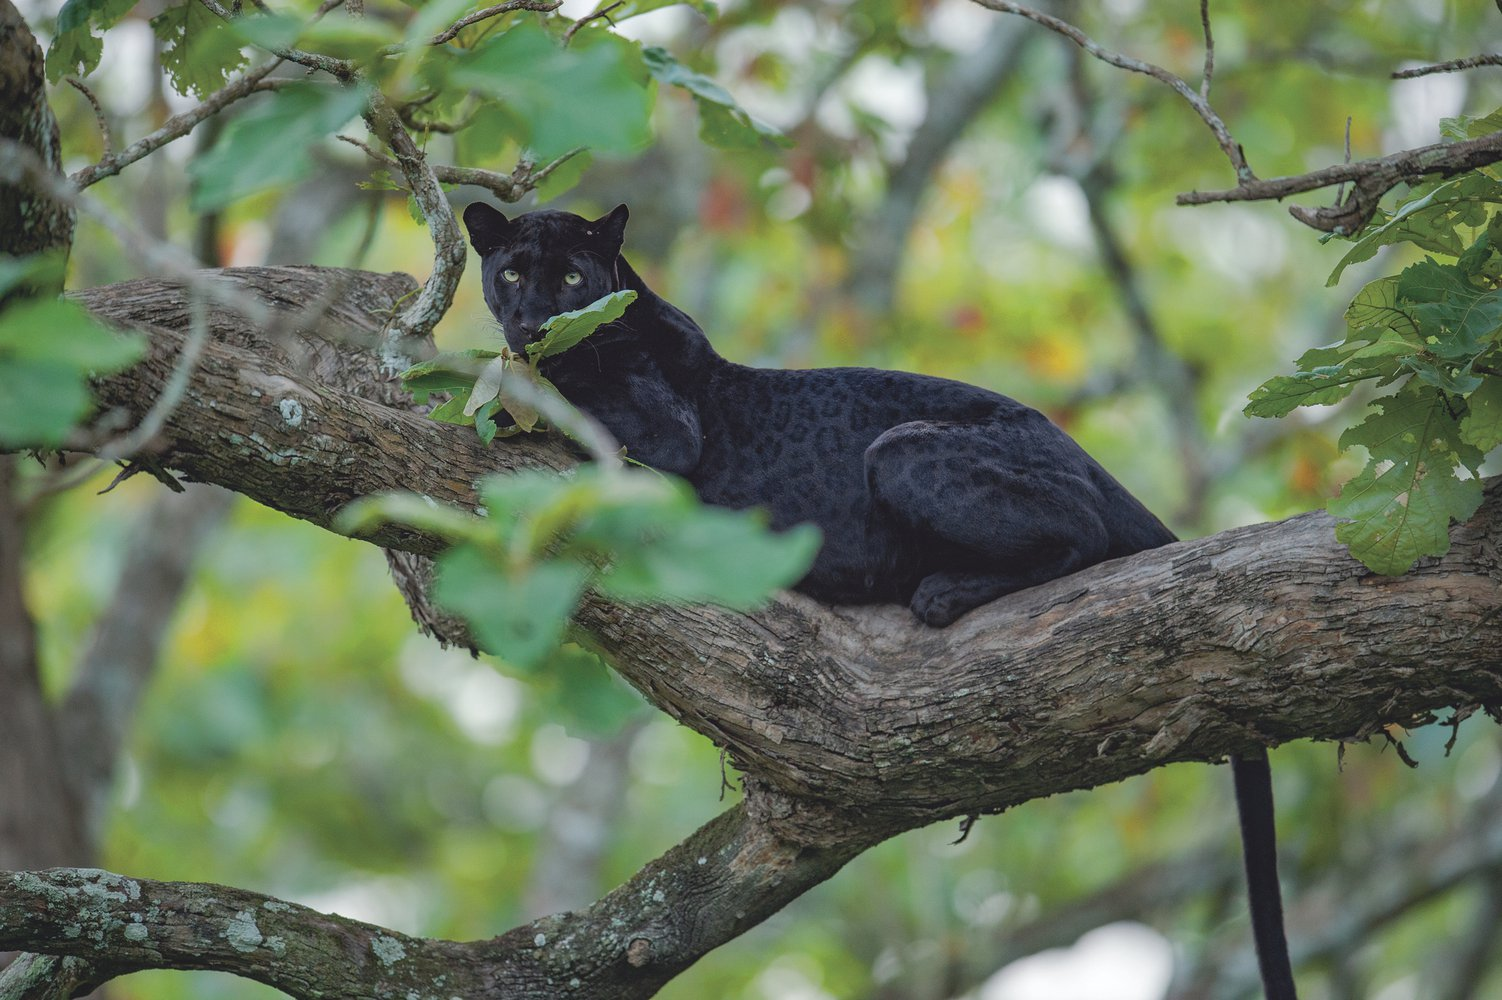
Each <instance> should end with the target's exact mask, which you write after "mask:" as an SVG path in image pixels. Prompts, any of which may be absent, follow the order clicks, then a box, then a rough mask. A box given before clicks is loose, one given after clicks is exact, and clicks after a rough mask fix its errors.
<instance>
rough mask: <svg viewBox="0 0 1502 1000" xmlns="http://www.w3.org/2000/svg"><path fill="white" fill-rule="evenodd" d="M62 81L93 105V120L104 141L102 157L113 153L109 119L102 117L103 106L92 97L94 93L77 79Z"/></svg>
mask: <svg viewBox="0 0 1502 1000" xmlns="http://www.w3.org/2000/svg"><path fill="white" fill-rule="evenodd" d="M63 79H64V80H66V81H68V85H69V86H71V87H72V88H73V89H74V90H76V91H78V92H79V93H80V94H82V95H83V96H84V99H85V100H87V101H88V102H89V103H90V104H91V105H93V107H94V120H95V121H97V122H98V123H99V134H100V137H101V138H102V139H103V140H104V155H105V156H109V155H110V154H112V153H113V152H114V151H115V142H114V139H113V138H112V137H111V135H110V123H109V119H108V118H106V117H105V116H104V106H103V105H101V104H100V103H99V98H97V97H95V96H94V92H93V91H92V90H90V89H89V88H88V85H86V84H85V83H84V82H83V81H82V80H80V79H79V78H78V77H76V76H65V77H63Z"/></svg>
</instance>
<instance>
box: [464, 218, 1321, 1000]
mask: <svg viewBox="0 0 1502 1000" xmlns="http://www.w3.org/2000/svg"><path fill="white" fill-rule="evenodd" d="M464 222H465V225H466V226H467V228H468V229H469V234H470V241H471V242H472V243H473V245H474V247H475V250H476V251H478V252H479V254H480V257H481V261H482V263H481V278H482V280H483V282H484V288H485V301H486V304H488V305H489V306H490V310H491V312H492V313H493V314H494V315H495V317H496V319H498V320H499V321H500V322H501V325H502V328H503V330H504V332H505V336H506V340H507V342H508V343H509V344H510V346H511V348H512V349H513V350H515V351H523V350H525V348H526V345H527V344H528V343H529V342H531V341H533V340H535V339H537V338H538V336H539V333H538V329H539V327H540V326H541V324H542V323H543V321H545V320H546V319H547V318H548V317H549V316H552V315H555V314H557V313H559V312H563V311H565V310H570V309H577V308H579V307H580V306H584V305H587V304H588V303H590V302H593V301H594V300H595V299H598V298H599V297H600V296H602V295H605V294H607V293H609V292H612V291H615V290H618V289H622V288H630V289H635V291H636V293H637V299H636V301H635V302H634V303H632V305H631V306H630V307H629V308H628V309H627V311H626V314H625V316H624V317H622V318H621V319H620V320H619V321H617V322H615V323H612V324H610V325H609V326H607V327H604V328H602V329H601V330H599V331H597V332H596V333H595V334H594V335H593V336H591V337H590V338H589V339H588V340H585V341H584V342H583V343H582V344H580V345H578V346H577V347H575V348H574V349H572V350H570V351H568V352H567V353H565V354H562V355H559V356H556V357H554V358H549V359H547V360H545V361H544V362H543V363H542V364H543V370H544V373H545V374H546V375H547V376H548V377H549V378H550V379H552V380H553V382H554V384H556V385H557V386H558V388H559V390H560V391H561V392H562V393H563V395H564V396H565V397H567V398H568V400H569V401H570V402H572V403H573V404H574V405H576V406H578V407H579V408H580V409H582V410H584V411H585V412H587V413H589V414H590V415H591V416H593V417H595V418H596V419H597V420H599V421H600V422H601V423H603V424H604V425H605V426H606V427H607V428H608V429H609V430H610V432H611V433H612V434H613V435H615V437H616V439H617V440H618V441H620V442H621V443H622V444H624V445H625V446H626V449H627V454H628V455H630V456H631V457H633V458H636V459H637V460H639V461H641V462H644V463H646V464H647V465H650V466H653V467H654V468H658V469H661V470H663V471H665V472H672V473H675V474H677V475H680V476H682V477H684V478H685V479H687V480H688V481H689V482H690V483H691V484H692V485H693V487H694V489H695V491H696V492H697V493H698V494H699V497H700V498H701V499H702V500H704V501H705V502H706V503H712V504H718V505H721V506H725V507H734V508H743V507H753V506H758V507H764V508H766V509H767V510H769V511H770V512H771V518H772V525H773V526H774V527H777V528H785V527H788V526H791V525H793V524H798V523H800V522H812V523H814V524H816V525H818V526H819V529H820V530H821V531H823V533H824V545H823V547H822V548H821V549H820V551H819V555H818V558H817V559H816V560H815V562H814V565H813V567H812V568H811V569H810V570H809V572H808V575H807V576H805V577H804V578H803V580H802V581H800V582H799V583H798V585H797V589H799V590H801V591H803V592H804V593H807V594H809V595H810V596H812V597H815V598H817V599H819V600H822V601H827V602H830V603H870V602H900V603H903V604H907V605H908V606H909V607H910V608H911V609H912V611H913V613H914V614H915V615H916V616H917V617H918V618H919V619H921V620H922V621H923V622H924V623H926V624H928V625H932V626H944V625H948V624H949V623H951V622H953V621H954V620H955V619H957V618H959V617H960V616H961V615H963V614H964V613H965V612H967V611H970V610H972V609H973V608H976V607H979V606H980V605H982V604H986V603H988V602H990V601H993V600H995V599H996V598H998V597H1001V596H1003V595H1005V594H1009V593H1012V592H1013V591H1017V590H1021V589H1023V588H1025V587H1031V586H1034V585H1036V584H1039V583H1043V582H1045V581H1047V580H1052V579H1055V578H1057V577H1061V576H1065V575H1067V574H1069V573H1073V572H1075V571H1077V570H1080V569H1083V568H1084V567H1086V566H1090V565H1093V564H1094V563H1098V562H1102V561H1104V560H1106V559H1114V558H1117V557H1120V556H1125V555H1130V554H1131V553H1133V552H1140V551H1142V550H1144V549H1150V548H1155V547H1157V546H1159V545H1166V544H1168V543H1169V542H1172V541H1174V535H1173V533H1172V532H1170V531H1169V530H1168V529H1167V528H1166V527H1164V526H1163V523H1162V522H1161V521H1159V520H1158V519H1157V518H1156V517H1154V516H1153V515H1152V514H1151V513H1150V512H1149V511H1148V510H1147V508H1145V507H1144V506H1142V504H1141V503H1139V502H1138V501H1137V499H1136V498H1135V497H1133V496H1132V495H1131V494H1130V493H1128V492H1127V491H1126V489H1125V488H1124V487H1123V486H1122V485H1121V484H1120V483H1118V482H1117V481H1116V480H1115V479H1113V478H1112V477H1111V475H1110V473H1108V472H1106V470H1105V469H1103V468H1101V466H1100V465H1099V464H1098V463H1097V462H1096V461H1095V460H1094V459H1092V458H1091V457H1090V456H1089V455H1087V454H1085V452H1084V451H1083V450H1082V449H1081V448H1080V446H1079V445H1077V444H1075V442H1074V441H1073V440H1071V439H1070V438H1069V436H1068V435H1066V434H1065V433H1064V432H1063V431H1061V430H1059V429H1058V428H1057V427H1055V426H1054V425H1053V424H1051V423H1049V421H1048V420H1047V418H1045V417H1044V416H1043V415H1042V414H1041V413H1039V412H1038V411H1036V410H1033V409H1031V408H1029V407H1027V406H1024V405H1022V404H1021V403H1018V402H1017V401H1015V400H1012V399H1008V398H1007V397H1006V396H1002V395H999V394H997V393H994V392H990V391H989V390H986V389H981V388H977V387H976V386H972V385H966V384H964V383H962V382H952V381H948V380H946V379H940V378H932V377H929V376H926V375H914V374H910V373H907V372H892V371H879V370H876V369H871V368H815V369H809V370H805V371H780V370H768V369H761V368H748V367H746V366H744V365H738V364H735V363H733V362H730V361H727V360H725V359H724V358H722V357H720V356H719V355H718V354H716V353H715V351H714V349H713V348H712V347H711V346H710V344H709V341H708V339H707V338H706V337H705V336H704V333H703V331H702V330H700V329H699V327H698V325H697V324H695V323H694V321H693V320H692V319H690V318H689V317H688V316H687V315H685V314H684V313H683V312H682V311H681V310H679V309H677V308H676V307H674V306H673V305H671V304H670V303H668V302H667V301H665V300H664V299H662V298H661V297H659V296H658V295H656V294H655V293H654V292H652V290H651V289H649V288H648V287H647V286H646V285H645V284H644V283H643V282H642V280H641V278H640V277H638V276H637V274H636V272H635V271H633V270H632V269H631V266H630V265H629V264H627V263H626V260H625V258H624V257H622V256H621V255H620V249H621V243H622V239H623V237H624V233H625V225H626V206H624V205H621V206H619V207H618V208H616V209H615V211H613V212H611V213H610V214H609V215H606V216H604V217H603V218H600V219H596V220H594V221H589V220H586V219H583V218H580V217H579V216H577V215H570V214H567V213H564V212H532V213H529V214H527V215H523V216H520V217H519V218H517V219H515V220H514V221H513V220H508V219H507V218H506V217H505V216H504V215H502V214H501V213H500V212H498V211H496V210H495V209H493V208H491V207H489V206H488V205H483V204H479V203H475V204H472V205H470V206H469V207H468V208H467V209H465V212H464ZM507 271H511V272H514V274H515V277H516V280H515V281H510V280H507V279H506V278H505V276H504V275H505V272H507ZM573 275H577V276H578V280H577V282H576V283H573V284H570V283H569V282H568V281H567V280H565V279H566V276H573ZM1232 765H1233V768H1232V769H1233V773H1234V775H1235V780H1236V792H1237V804H1238V808H1239V810H1240V812H1241V816H1242V829H1243V847H1244V850H1245V853H1246V858H1247V876H1248V881H1249V886H1250V896H1251V907H1252V919H1253V924H1254V937H1255V940H1256V943H1257V951H1258V958H1259V961H1260V962H1261V965H1262V970H1263V980H1264V985H1265V988H1266V991H1267V995H1268V997H1269V1000H1294V992H1293V978H1292V974H1291V973H1290V972H1289V963H1288V949H1287V945H1286V943H1285V942H1284V936H1283V922H1282V908H1281V901H1280V897H1279V892H1278V877H1277V858H1276V854H1275V851H1274V847H1275V844H1274V841H1273V829H1272V817H1273V802H1272V786H1271V783H1270V781H1269V779H1268V768H1267V755H1266V753H1262V754H1258V755H1254V756H1252V757H1247V758H1239V759H1233V761H1232Z"/></svg>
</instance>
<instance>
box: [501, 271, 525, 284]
mask: <svg viewBox="0 0 1502 1000" xmlns="http://www.w3.org/2000/svg"><path fill="white" fill-rule="evenodd" d="M501 277H503V278H505V279H506V280H507V281H509V282H511V283H512V284H513V285H514V284H516V283H517V282H518V281H520V280H522V276H521V275H519V274H517V273H516V272H515V271H513V270H511V268H509V267H508V268H506V270H504V271H502V272H501Z"/></svg>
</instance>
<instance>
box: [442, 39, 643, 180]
mask: <svg viewBox="0 0 1502 1000" xmlns="http://www.w3.org/2000/svg"><path fill="white" fill-rule="evenodd" d="M633 52H634V50H633V49H632V47H631V45H630V43H628V42H626V41H625V40H623V39H620V38H618V37H616V36H614V35H612V34H610V33H608V32H603V33H599V34H598V35H594V36H590V37H589V38H587V39H586V38H585V36H584V35H583V34H581V35H580V36H578V37H576V38H575V39H574V43H573V44H572V45H571V46H570V47H569V48H566V49H565V48H562V47H560V45H559V44H558V43H557V42H556V41H554V40H553V38H552V37H551V36H550V35H549V34H548V33H547V31H546V30H545V29H543V28H542V27H541V26H540V25H537V24H535V23H533V22H523V23H522V24H518V25H516V26H515V27H513V28H511V29H510V30H509V31H507V32H505V33H504V34H501V35H498V36H492V37H491V38H487V39H485V40H484V41H483V42H481V43H480V44H479V45H477V46H476V47H475V48H474V49H472V50H470V51H469V52H467V53H464V54H463V55H462V56H460V57H459V58H458V59H457V61H456V64H455V66H454V68H453V70H452V71H451V73H450V79H451V80H452V81H453V82H454V83H456V84H459V85H461V86H465V87H470V88H472V89H474V90H476V91H479V92H480V93H482V94H484V95H486V96H489V97H492V98H494V99H496V100H499V101H502V102H504V103H505V105H506V108H507V110H508V111H509V112H510V113H511V114H512V115H513V116H514V117H515V121H516V123H517V128H518V130H519V132H520V133H521V134H519V135H518V136H517V137H516V138H517V140H518V141H519V142H521V143H523V144H525V145H526V146H528V147H529V148H530V149H531V150H532V152H533V154H534V155H535V156H536V157H537V159H538V160H539V161H547V160H551V159H553V158H555V157H557V156H561V155H562V154H564V153H566V152H568V151H569V150H570V149H573V148H575V147H578V146H587V147H589V148H591V149H594V150H596V151H598V152H616V153H625V152H630V151H632V150H635V149H638V148H640V147H641V146H644V145H645V144H646V143H647V141H648V139H649V138H650V135H651V132H650V127H649V116H650V114H651V110H652V99H651V94H650V93H649V91H648V90H647V87H646V84H645V80H644V79H642V78H641V77H640V76H639V75H638V74H637V73H636V72H634V71H633Z"/></svg>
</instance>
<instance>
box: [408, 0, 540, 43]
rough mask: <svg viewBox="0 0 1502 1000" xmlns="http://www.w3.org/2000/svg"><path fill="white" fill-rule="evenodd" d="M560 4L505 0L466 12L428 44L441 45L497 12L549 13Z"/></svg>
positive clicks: (533, 0) (536, 0) (531, 0)
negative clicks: (530, 11) (528, 11)
mask: <svg viewBox="0 0 1502 1000" xmlns="http://www.w3.org/2000/svg"><path fill="white" fill-rule="evenodd" d="M561 6H563V0H506V2H505V3H498V4H496V5H494V6H493V7H486V8H485V9H483V10H477V11H475V12H474V13H473V14H466V15H465V16H464V17H461V18H460V19H459V20H457V21H455V22H454V23H453V24H451V25H449V26H448V27H447V28H445V29H443V30H442V31H440V32H439V33H438V34H436V35H434V36H433V37H432V38H430V39H428V44H429V45H442V44H443V43H445V42H448V41H452V40H453V38H454V36H456V35H458V34H459V32H461V31H463V30H464V29H465V28H467V27H469V26H470V25H471V24H475V23H478V22H480V21H484V20H485V19H487V18H491V17H495V16H496V15H498V14H509V13H511V12H512V11H515V10H532V11H536V12H538V13H539V14H549V13H552V12H553V11H555V10H557V9H558V8H559V7H561Z"/></svg>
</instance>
